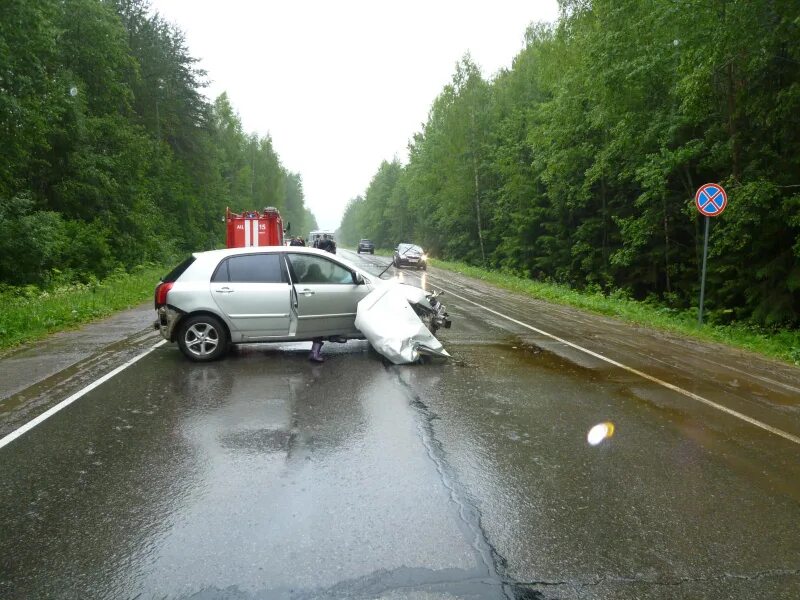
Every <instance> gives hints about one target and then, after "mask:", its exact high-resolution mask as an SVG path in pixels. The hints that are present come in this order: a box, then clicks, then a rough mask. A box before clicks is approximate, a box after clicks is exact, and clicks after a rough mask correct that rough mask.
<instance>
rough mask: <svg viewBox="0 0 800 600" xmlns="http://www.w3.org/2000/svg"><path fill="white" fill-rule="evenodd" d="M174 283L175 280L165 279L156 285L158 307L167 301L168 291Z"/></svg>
mask: <svg viewBox="0 0 800 600" xmlns="http://www.w3.org/2000/svg"><path fill="white" fill-rule="evenodd" d="M174 284H175V282H174V281H163V282H161V283H159V284H158V285H157V286H156V308H158V307H159V306H164V305H165V304H166V303H167V293H168V292H169V291H170V290H171V289H172V286H173V285H174Z"/></svg>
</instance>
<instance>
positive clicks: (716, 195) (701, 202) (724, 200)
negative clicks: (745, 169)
mask: <svg viewBox="0 0 800 600" xmlns="http://www.w3.org/2000/svg"><path fill="white" fill-rule="evenodd" d="M694 204H695V206H696V207H697V210H698V211H699V212H700V214H701V215H704V216H705V218H706V233H705V237H704V239H703V270H702V275H701V277H700V306H699V309H698V311H697V324H698V325H702V324H703V304H704V303H705V299H706V261H707V259H708V229H709V226H710V224H711V217H718V216H719V215H721V214H722V211H723V210H725V207H726V206H728V194H726V193H725V190H724V189H723V187H722V186H721V185H719V184H716V183H707V184H705V185H702V186H700V188H699V189H698V190H697V193H696V194H695V195H694Z"/></svg>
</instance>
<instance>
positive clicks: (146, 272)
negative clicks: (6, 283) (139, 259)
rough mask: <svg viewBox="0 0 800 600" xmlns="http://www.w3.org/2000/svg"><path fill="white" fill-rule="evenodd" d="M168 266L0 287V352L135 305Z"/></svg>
mask: <svg viewBox="0 0 800 600" xmlns="http://www.w3.org/2000/svg"><path fill="white" fill-rule="evenodd" d="M167 270H168V269H165V268H163V267H160V266H156V265H147V266H144V267H137V268H135V269H133V270H132V271H131V272H129V273H125V272H118V273H115V274H113V275H112V276H110V277H108V278H106V279H104V280H102V281H92V282H90V283H86V284H70V285H63V286H59V287H53V288H52V289H46V290H43V289H40V288H38V287H35V286H25V287H13V288H12V287H6V288H4V289H2V290H0V351H2V350H6V349H8V348H12V347H14V346H17V345H19V344H22V343H25V342H29V341H33V340H36V339H40V338H42V337H44V336H46V335H47V334H49V333H54V332H56V331H62V330H65V329H71V328H74V327H76V326H78V325H80V324H82V323H87V322H89V321H94V320H96V319H99V318H102V317H106V316H108V315H110V314H112V313H114V312H116V311H119V310H123V309H126V308H131V307H133V306H137V305H139V304H141V303H142V302H144V301H146V300H148V299H150V298H152V297H153V289H154V288H155V285H156V283H157V282H158V281H159V279H160V278H161V276H162V275H163V274H164V273H165V272H166V271H167Z"/></svg>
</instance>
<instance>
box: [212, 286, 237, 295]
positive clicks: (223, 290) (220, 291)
mask: <svg viewBox="0 0 800 600" xmlns="http://www.w3.org/2000/svg"><path fill="white" fill-rule="evenodd" d="M214 291H215V292H217V293H218V294H232V293H233V290H232V289H231V288H229V287H224V288H219V289H218V290H214Z"/></svg>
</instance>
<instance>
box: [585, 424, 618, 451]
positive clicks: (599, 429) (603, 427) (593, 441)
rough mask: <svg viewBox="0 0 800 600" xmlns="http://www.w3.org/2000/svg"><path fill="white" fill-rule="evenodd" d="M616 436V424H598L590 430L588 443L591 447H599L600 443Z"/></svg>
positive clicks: (587, 437)
mask: <svg viewBox="0 0 800 600" xmlns="http://www.w3.org/2000/svg"><path fill="white" fill-rule="evenodd" d="M613 435H614V424H613V423H612V422H611V421H606V422H605V423H598V424H597V425H595V426H594V427H592V428H591V429H590V430H589V434H588V435H587V436H586V441H587V442H589V445H590V446H597V445H598V444H599V443H600V442H602V441H603V440H605V439H608V438H610V437H611V436H613Z"/></svg>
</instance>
